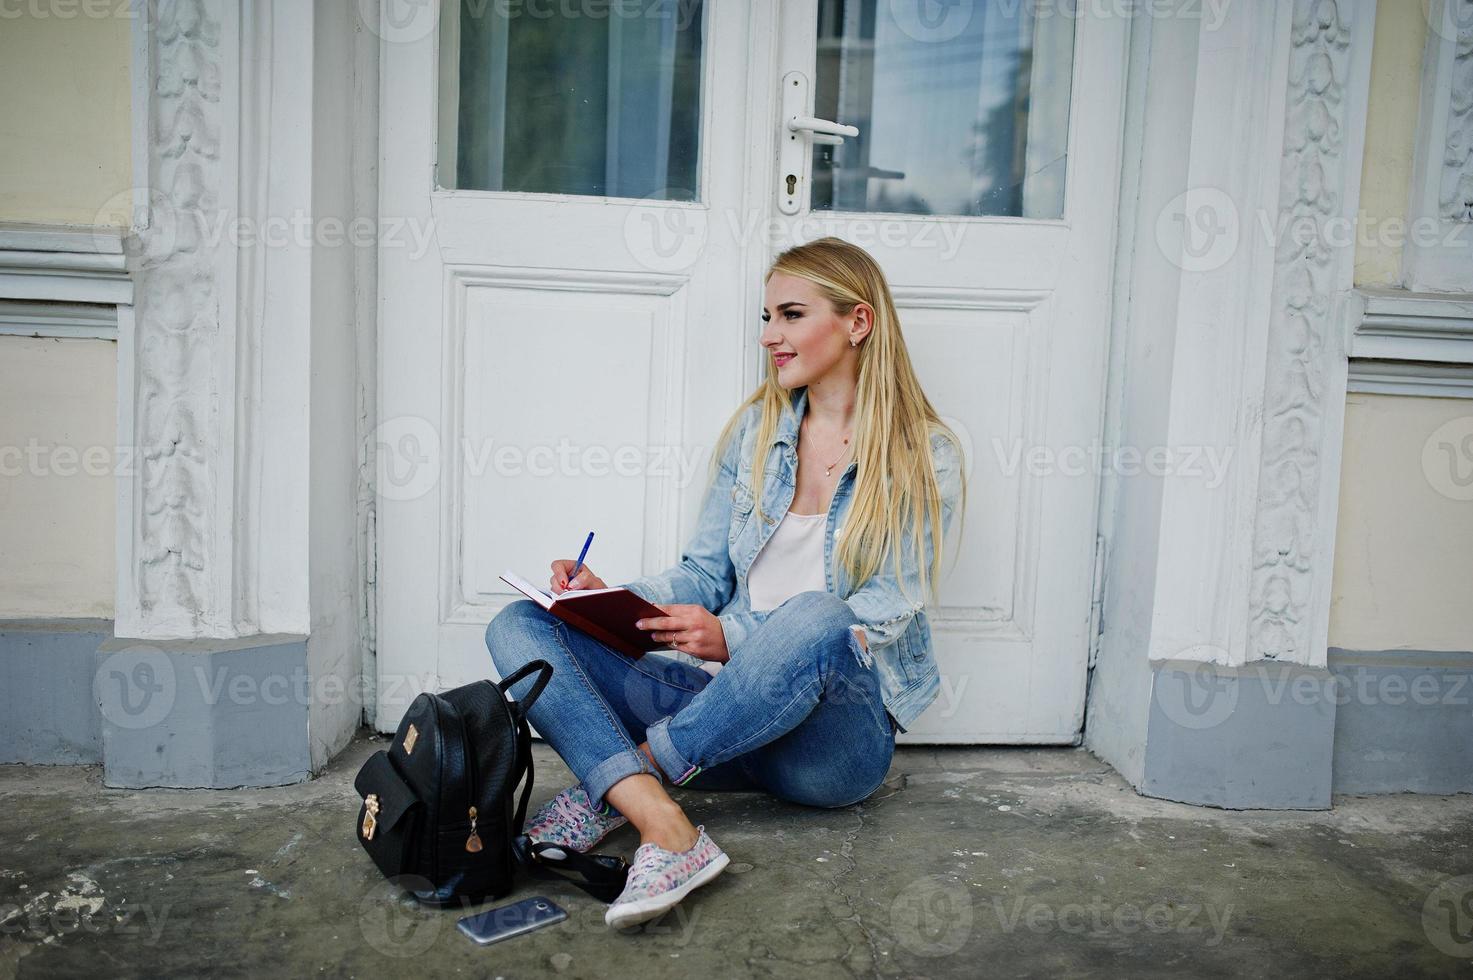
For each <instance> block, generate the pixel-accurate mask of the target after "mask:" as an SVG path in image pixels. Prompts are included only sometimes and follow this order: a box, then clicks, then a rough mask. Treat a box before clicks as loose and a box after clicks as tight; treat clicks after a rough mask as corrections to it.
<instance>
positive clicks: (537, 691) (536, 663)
mask: <svg viewBox="0 0 1473 980" xmlns="http://www.w3.org/2000/svg"><path fill="white" fill-rule="evenodd" d="M534 670H535V671H537V680H535V681H533V682H532V687H531V689H530V690H528V691H527V694H526V696H525V697H522V698H517V699H513V701H512V712H513V713H514V714H516V715H517V716H518V717H526V714H527V711H528V709H530V708H531V707H532V705H534V704H536V703H537V698H538V697H540V696H541V694H542V689H543V688H545V687H546V686H547V682H548V681H550V680H552V664H550V663H548V662H547V661H546V660H529V661H527V662H526V663H524V664H522V665H521V666H520V667H518V668H517V669H516V670H514V671H512V672H511V673H510V674H508V675H506V676H505V677H503V678H502V679H501V680H499V681H497V682H496V686H497V688H499V689H500V690H501V693H502V694H503V695H505V694H506V692H507V691H508V690H510V689H511V686H512V685H513V684H515V683H516V682H517V681H519V680H521V679H522V678H523V677H526V676H527V675H528V674H530V673H532V672H533V671H534Z"/></svg>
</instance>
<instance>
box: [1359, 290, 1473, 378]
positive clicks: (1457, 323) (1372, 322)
mask: <svg viewBox="0 0 1473 980" xmlns="http://www.w3.org/2000/svg"><path fill="white" fill-rule="evenodd" d="M1356 293H1357V294H1358V295H1359V297H1360V299H1361V301H1362V303H1363V304H1364V306H1365V311H1364V313H1363V314H1362V315H1361V317H1360V322H1359V323H1358V324H1356V325H1355V332H1354V334H1353V335H1352V337H1351V338H1350V356H1351V358H1353V359H1355V358H1366V359H1374V360H1383V361H1413V362H1426V363H1427V366H1428V368H1429V371H1430V373H1429V378H1432V377H1435V378H1441V377H1443V376H1444V374H1445V372H1442V371H1433V370H1431V369H1435V368H1436V367H1437V365H1438V364H1439V363H1441V364H1473V295H1448V294H1445V293H1413V292H1408V291H1407V290H1405V289H1358V290H1356ZM1351 369H1352V371H1354V369H1355V365H1354V363H1352V365H1351ZM1407 371H1410V372H1413V373H1415V371H1416V368H1415V367H1411V368H1408V369H1407ZM1403 374H1404V375H1405V376H1407V377H1410V375H1407V374H1406V372H1403Z"/></svg>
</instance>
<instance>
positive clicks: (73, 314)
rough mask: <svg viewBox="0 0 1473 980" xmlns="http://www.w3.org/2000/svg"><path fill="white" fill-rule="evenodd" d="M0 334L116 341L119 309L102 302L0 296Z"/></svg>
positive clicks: (6, 335) (5, 335)
mask: <svg viewBox="0 0 1473 980" xmlns="http://www.w3.org/2000/svg"><path fill="white" fill-rule="evenodd" d="M0 336H4V337H57V338H63V339H67V340H117V338H118V308H117V307H116V306H110V305H107V304H104V303H30V302H25V301H23V300H8V299H0Z"/></svg>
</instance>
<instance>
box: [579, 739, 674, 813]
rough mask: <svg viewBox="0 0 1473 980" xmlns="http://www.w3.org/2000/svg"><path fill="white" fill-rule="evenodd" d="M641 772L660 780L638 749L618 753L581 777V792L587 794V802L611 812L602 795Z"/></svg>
mask: <svg viewBox="0 0 1473 980" xmlns="http://www.w3.org/2000/svg"><path fill="white" fill-rule="evenodd" d="M641 772H647V773H649V774H650V775H652V776H654V777H655V778H656V779H659V778H660V774H659V773H658V772H656V771H655V769H654V767H653V766H651V765H650V761H649V760H648V759H646V758H645V755H644V753H643V752H641V751H639V749H629V750H627V751H624V752H620V753H619V754H618V755H614V756H610V757H609V758H607V759H605V760H604V761H602V762H600V763H599V764H598V765H596V766H594V767H593V771H592V772H590V773H589V774H588V775H587V776H585V777H583V792H585V793H587V794H588V802H590V803H592V804H593V805H594V806H595V807H597V808H599V809H600V810H601V811H609V810H612V806H611V805H610V804H609V802H608V801H607V800H605V799H604V794H605V793H607V792H608V791H609V789H610V788H611V787H613V785H614V784H615V783H617V782H618V781H619V780H621V779H623V778H624V777H626V776H633V775H635V774H637V773H641Z"/></svg>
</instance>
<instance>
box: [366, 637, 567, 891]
mask: <svg viewBox="0 0 1473 980" xmlns="http://www.w3.org/2000/svg"><path fill="white" fill-rule="evenodd" d="M534 671H536V672H537V675H538V676H537V679H536V681H535V682H534V683H533V684H532V687H531V689H530V690H529V691H528V692H527V695H526V697H525V698H523V699H522V700H521V701H516V700H509V699H508V698H507V696H506V692H507V690H508V689H509V688H510V687H511V685H512V684H514V683H516V682H517V681H519V680H521V679H522V678H523V677H526V676H527V675H529V674H531V673H532V672H534ZM551 678H552V666H551V665H550V664H548V663H547V662H546V661H544V660H533V661H532V662H530V663H528V664H525V665H524V666H522V667H521V668H520V669H518V670H517V671H516V672H514V673H513V674H511V675H510V676H508V677H505V678H502V680H501V681H500V682H493V681H489V680H483V681H476V682H474V683H471V684H467V685H465V686H464V687H458V688H455V689H454V690H450V691H446V692H444V693H443V694H431V693H428V692H426V693H423V694H420V695H419V696H418V697H416V698H415V699H414V701H413V702H412V703H411V704H410V705H409V710H408V711H407V712H406V713H405V715H404V718H403V719H402V720H401V721H400V722H399V729H398V731H396V732H395V733H394V741H393V743H392V744H390V745H389V747H388V748H387V749H384V750H381V751H379V752H375V753H374V754H373V755H372V756H370V757H369V759H368V761H367V762H366V763H364V765H363V768H362V769H360V770H359V771H358V776H357V778H356V779H355V780H354V781H353V788H354V789H356V790H357V791H358V795H359V796H361V797H363V804H362V806H361V807H360V808H359V811H358V842H359V843H360V844H362V845H363V847H364V849H365V850H367V851H368V853H369V855H370V856H371V857H372V858H373V861H374V863H375V864H376V865H378V868H379V870H380V871H382V872H383V873H384V874H385V875H386V876H388V877H389V878H390V879H392V880H395V881H397V882H398V883H399V884H400V885H401V886H402V887H403V888H404V889H405V890H406V891H409V892H410V893H411V894H413V895H414V897H415V898H417V899H419V901H421V902H423V903H424V904H426V905H445V904H447V903H449V902H451V901H461V902H475V901H480V900H482V899H485V898H492V899H494V898H500V897H502V896H504V895H506V894H508V893H509V892H510V891H511V890H512V888H513V886H514V884H515V882H514V880H513V878H514V873H515V871H516V868H517V866H518V863H519V862H520V861H523V860H526V858H525V856H524V855H523V854H522V853H521V852H520V850H519V849H518V848H517V847H515V846H514V841H515V839H516V838H517V837H519V836H521V834H522V825H523V823H524V822H525V820H526V816H527V800H528V798H529V797H530V796H531V795H532V779H533V770H532V737H531V732H530V731H529V730H528V727H527V709H529V708H531V707H532V705H533V703H534V702H536V700H537V697H538V695H540V694H541V693H542V689H543V688H544V687H546V686H547V682H548V681H549V680H550V679H551ZM523 777H525V780H526V781H525V783H524V784H523V786H522V792H521V795H520V798H516V799H515V800H514V797H516V788H517V784H518V783H519V782H521V781H522V779H523ZM513 803H515V806H513Z"/></svg>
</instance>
